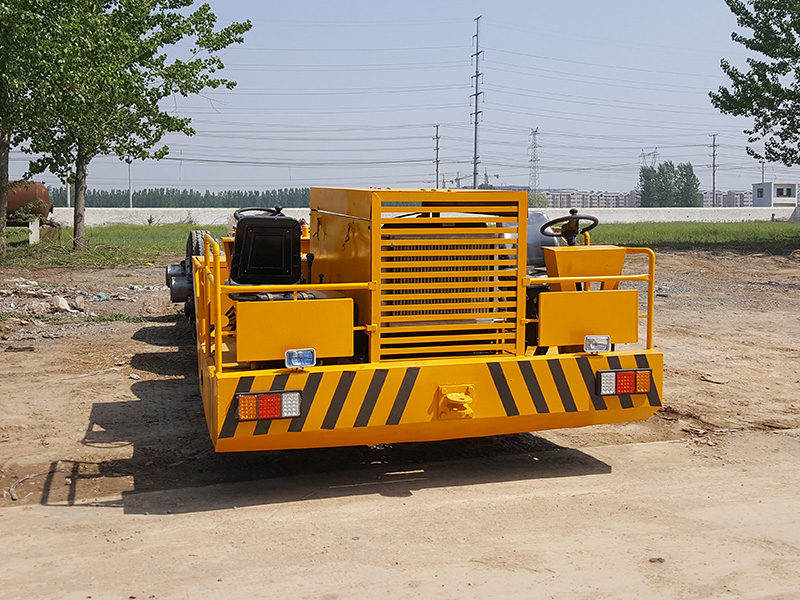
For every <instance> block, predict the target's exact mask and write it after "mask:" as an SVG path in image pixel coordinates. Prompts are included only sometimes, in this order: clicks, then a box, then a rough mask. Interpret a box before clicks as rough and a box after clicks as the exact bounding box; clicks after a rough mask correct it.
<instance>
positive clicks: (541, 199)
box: [528, 192, 550, 208]
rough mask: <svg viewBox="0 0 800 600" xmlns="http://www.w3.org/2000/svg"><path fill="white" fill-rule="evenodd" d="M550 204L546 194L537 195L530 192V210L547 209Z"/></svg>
mask: <svg viewBox="0 0 800 600" xmlns="http://www.w3.org/2000/svg"><path fill="white" fill-rule="evenodd" d="M549 205H550V203H549V202H548V201H547V196H545V195H544V194H537V193H534V192H528V206H529V207H530V208H547V207H548V206H549Z"/></svg>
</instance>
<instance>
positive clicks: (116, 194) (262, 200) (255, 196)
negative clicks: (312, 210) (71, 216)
mask: <svg viewBox="0 0 800 600" xmlns="http://www.w3.org/2000/svg"><path fill="white" fill-rule="evenodd" d="M48 192H50V200H51V202H52V203H53V205H54V206H66V205H67V190H66V188H63V187H60V188H48ZM309 193H310V192H309V189H308V188H285V189H281V190H263V191H245V190H227V191H223V192H209V191H208V190H206V191H205V192H200V191H198V190H179V189H174V188H159V189H147V190H136V191H134V192H133V206H134V207H142V208H214V207H222V208H241V207H245V206H264V207H273V206H275V205H276V204H277V205H280V206H282V207H284V208H307V207H308V206H309ZM70 199H71V200H70V202H71V203H74V199H75V189H74V188H72V190H71V193H70ZM128 205H129V199H128V190H86V206H88V207H93V206H94V207H97V208H115V207H122V208H125V207H127V206H128Z"/></svg>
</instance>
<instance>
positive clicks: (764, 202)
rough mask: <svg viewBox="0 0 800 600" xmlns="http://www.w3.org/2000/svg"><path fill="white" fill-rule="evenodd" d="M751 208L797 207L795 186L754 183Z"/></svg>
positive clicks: (793, 184) (791, 184) (792, 184)
mask: <svg viewBox="0 0 800 600" xmlns="http://www.w3.org/2000/svg"><path fill="white" fill-rule="evenodd" d="M753 206H797V184H796V183H754V184H753Z"/></svg>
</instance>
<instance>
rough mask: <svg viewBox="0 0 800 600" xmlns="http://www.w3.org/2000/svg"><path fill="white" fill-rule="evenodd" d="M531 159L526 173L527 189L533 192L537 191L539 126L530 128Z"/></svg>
mask: <svg viewBox="0 0 800 600" xmlns="http://www.w3.org/2000/svg"><path fill="white" fill-rule="evenodd" d="M530 151H531V160H530V174H529V175H528V189H529V190H530V191H531V192H533V193H534V194H538V193H539V128H538V127H537V128H536V129H531V147H530Z"/></svg>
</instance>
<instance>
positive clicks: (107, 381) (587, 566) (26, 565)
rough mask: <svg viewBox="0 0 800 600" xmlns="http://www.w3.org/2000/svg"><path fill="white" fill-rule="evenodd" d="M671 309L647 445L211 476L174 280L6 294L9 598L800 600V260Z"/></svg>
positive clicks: (557, 435)
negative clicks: (661, 401) (799, 468)
mask: <svg viewBox="0 0 800 600" xmlns="http://www.w3.org/2000/svg"><path fill="white" fill-rule="evenodd" d="M657 285H658V292H657V298H656V321H655V323H656V325H655V339H656V345H657V347H658V348H659V349H660V350H662V351H663V352H664V355H665V385H664V388H665V391H664V396H665V409H664V410H662V411H660V412H659V413H658V414H657V415H656V416H655V417H653V418H651V419H650V420H649V421H647V422H645V423H634V424H622V425H614V426H598V427H592V428H581V429H571V430H561V431H552V432H543V433H537V434H536V435H530V434H525V435H517V436H505V437H498V438H488V439H483V440H461V441H454V442H442V443H436V444H408V445H396V446H384V447H371V448H347V449H332V450H309V451H294V452H275V453H258V454H248V455H216V454H214V452H213V450H212V448H211V446H210V442H209V441H208V436H207V431H206V427H205V422H204V419H203V414H202V406H201V402H200V396H199V392H198V389H197V376H196V371H195V365H194V349H193V345H192V344H193V341H192V337H191V334H190V331H189V329H188V326H187V324H186V322H185V320H184V319H183V318H182V317H181V316H180V314H179V307H178V306H175V305H172V304H171V303H170V302H169V294H168V290H167V288H166V286H164V285H163V267H162V266H147V267H127V268H114V269H65V268H48V269H36V270H32V271H28V272H25V273H20V272H17V271H11V270H8V269H0V312H4V313H12V314H14V315H15V316H14V317H13V318H10V319H6V320H5V321H0V352H3V354H2V361H1V362H0V382H2V383H0V489H2V492H0V493H1V494H2V496H1V497H0V534H1V535H2V539H3V543H2V545H0V564H2V565H3V567H2V568H0V598H11V597H15V598H18V597H27V598H168V597H170V598H171V597H180V598H212V597H214V598H217V597H235V596H246V595H250V596H253V597H266V596H271V597H291V598H337V597H374V596H377V595H383V596H385V595H393V596H396V597H442V598H461V597H476V598H477V597H486V596H487V595H494V596H497V597H526V598H530V597H543V598H544V597H547V598H549V597H553V598H562V597H563V598H592V599H593V600H594V599H597V598H627V597H630V598H634V597H636V598H642V597H646V598H647V597H651V598H715V597H734V598H795V597H797V596H796V590H797V589H800V541H798V540H800V517H798V516H797V515H798V513H800V494H798V493H797V492H798V490H800V479H798V474H797V473H796V472H795V471H796V464H797V461H798V459H800V433H799V432H798V430H800V393H798V389H800V260H795V259H793V258H787V257H771V256H764V255H745V256H742V255H735V254H709V253H659V255H658V259H657ZM56 297H58V298H61V299H63V300H65V301H66V303H64V302H61V300H56ZM54 303H55V304H58V303H60V304H61V311H60V312H56V309H54V308H53V307H52V305H53V304H54ZM24 478H27V479H24ZM12 487H13V490H12ZM12 492H13V498H12ZM589 527H591V529H590V530H588V529H587V528H589ZM259 544H260V545H259ZM264 552H267V553H268V555H267V556H265V555H264ZM737 561H738V562H737ZM278 575H279V576H278ZM536 590H538V592H536ZM535 592H536V593H535Z"/></svg>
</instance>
